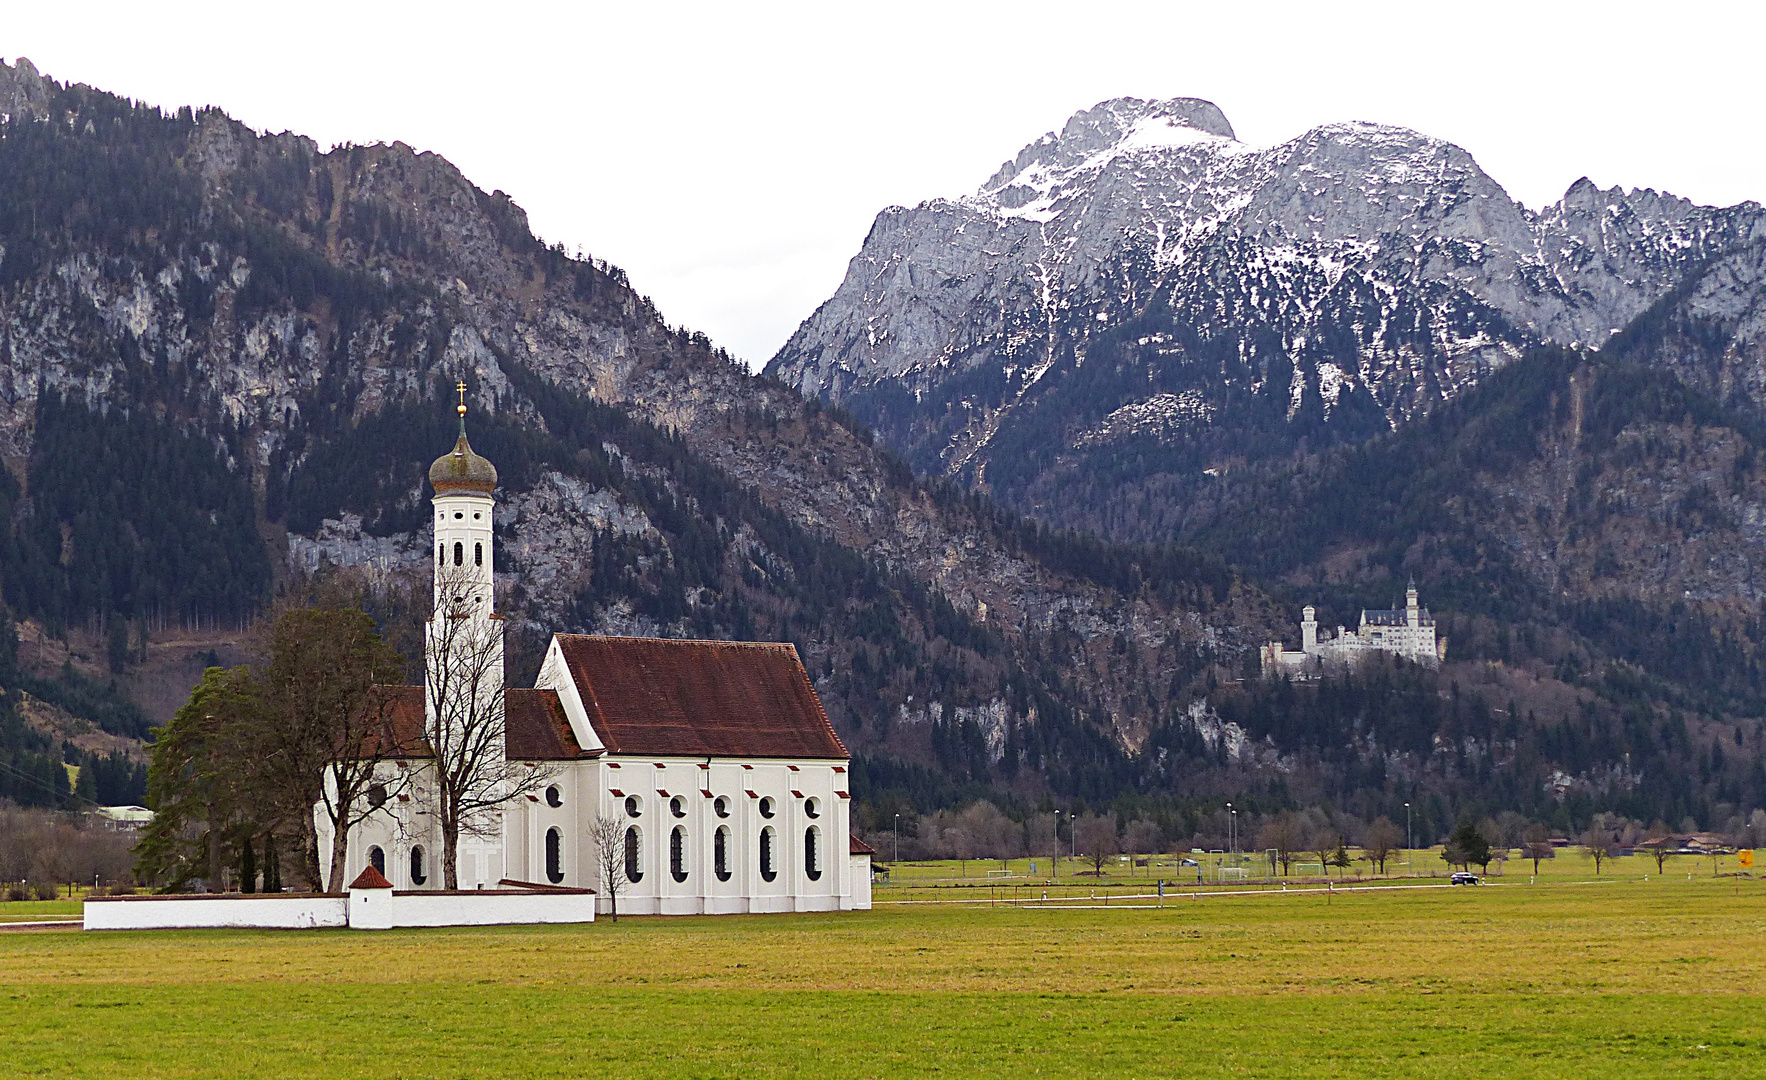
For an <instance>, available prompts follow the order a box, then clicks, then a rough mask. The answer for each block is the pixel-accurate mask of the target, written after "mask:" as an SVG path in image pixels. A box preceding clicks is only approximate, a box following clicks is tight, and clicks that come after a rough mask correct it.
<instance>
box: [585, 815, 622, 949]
mask: <svg viewBox="0 0 1766 1080" xmlns="http://www.w3.org/2000/svg"><path fill="white" fill-rule="evenodd" d="M626 828H627V822H626V817H625V815H624V814H616V815H615V816H613V817H606V816H598V817H596V818H595V820H594V821H593V822H591V823H590V824H589V840H590V842H591V843H593V844H594V845H595V864H596V866H597V867H598V868H599V869H600V871H601V892H602V893H603V894H604V895H605V896H606V897H607V903H608V905H609V908H608V910H609V911H610V913H611V914H612V915H613V921H614V922H618V921H619V894H620V893H622V892H624V891H625V887H626V884H627V881H626V876H625V831H626Z"/></svg>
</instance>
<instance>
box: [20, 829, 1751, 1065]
mask: <svg viewBox="0 0 1766 1080" xmlns="http://www.w3.org/2000/svg"><path fill="white" fill-rule="evenodd" d="M971 865H972V866H974V865H978V864H971ZM1707 867H1708V863H1707ZM924 869H926V870H928V873H927V874H926V875H925V876H924V882H923V883H922V884H908V885H904V886H892V887H890V888H887V889H880V890H878V900H879V901H880V903H879V905H878V907H877V908H876V909H875V910H873V911H870V912H864V913H850V914H831V915H795V916H755V917H725V918H681V919H634V918H627V919H624V920H622V921H620V922H619V923H617V924H615V923H612V922H610V921H606V920H603V921H601V922H598V923H596V924H594V925H592V926H584V927H512V928H499V929H493V930H470V931H468V930H428V931H392V932H385V933H366V932H358V931H349V930H339V931H321V932H248V931H179V932H136V933H109V934H87V933H76V932H68V931H20V932H11V933H5V934H0V1030H4V1031H5V1032H6V1038H5V1041H4V1043H3V1044H0V1045H3V1049H0V1059H3V1061H4V1065H5V1068H4V1070H3V1071H4V1073H5V1074H6V1075H8V1076H55V1077H63V1076H66V1077H94V1078H97V1077H104V1078H114V1077H122V1076H127V1077H189V1076H205V1077H206V1076H230V1077H236V1076H257V1075H277V1076H287V1077H309V1076H310V1077H326V1078H334V1077H356V1076H361V1077H368V1076H372V1077H478V1076H484V1077H498V1078H507V1077H512V1076H519V1077H535V1076H538V1077H551V1076H560V1077H564V1076H568V1077H600V1076H609V1077H614V1076H617V1077H775V1076H777V1077H785V1076H790V1077H801V1076H812V1075H813V1076H817V1077H921V1076H929V1075H944V1076H961V1077H972V1076H981V1077H992V1076H999V1077H1068V1076H1073V1077H1124V1078H1128V1077H1172V1076H1183V1077H1190V1076H1267V1077H1297V1076H1342V1077H1398V1076H1403V1077H1410V1076H1434V1075H1445V1074H1451V1073H1453V1072H1456V1071H1458V1070H1466V1069H1471V1070H1478V1071H1480V1072H1487V1073H1488V1074H1490V1075H1498V1076H1504V1077H1532V1076H1550V1077H1554V1078H1556V1080H1564V1078H1567V1077H1572V1076H1605V1075H1617V1074H1620V1073H1621V1072H1623V1073H1624V1074H1625V1075H1628V1076H1656V1075H1663V1076H1666V1075H1673V1076H1677V1077H1703V1076H1711V1077H1735V1076H1742V1075H1761V1074H1766V947H1762V945H1761V942H1762V940H1763V937H1766V883H1762V882H1758V881H1754V880H1752V879H1736V878H1714V877H1712V876H1710V874H1709V873H1706V874H1704V875H1701V876H1697V877H1695V878H1694V879H1693V880H1691V881H1688V880H1687V879H1686V877H1685V871H1686V869H1687V868H1682V873H1681V874H1680V875H1678V876H1677V875H1675V874H1672V873H1670V874H1669V875H1668V876H1667V877H1666V878H1665V879H1664V878H1663V877H1661V876H1660V875H1652V876H1651V879H1650V880H1649V881H1647V882H1646V881H1644V880H1642V875H1641V873H1639V874H1637V875H1625V876H1610V877H1609V876H1604V875H1603V877H1602V879H1601V880H1599V881H1584V880H1579V879H1577V878H1576V876H1575V875H1572V874H1569V873H1566V874H1564V875H1562V876H1561V877H1557V878H1551V879H1542V880H1540V881H1539V882H1538V883H1536V884H1531V885H1530V884H1526V881H1527V876H1526V875H1521V876H1518V877H1517V876H1516V875H1515V874H1513V873H1512V872H1511V873H1510V874H1508V875H1507V876H1506V880H1505V881H1504V883H1502V884H1496V885H1490V886H1484V887H1478V888H1464V887H1461V888H1449V887H1445V886H1442V885H1439V884H1430V883H1428V882H1426V881H1417V882H1410V883H1405V882H1395V883H1386V884H1387V885H1388V886H1390V885H1393V884H1397V885H1407V884H1408V886H1409V887H1399V888H1393V887H1385V888H1377V889H1365V890H1362V889H1353V888H1347V887H1344V886H1338V887H1337V888H1336V889H1334V890H1326V889H1318V888H1302V887H1299V886H1297V885H1291V886H1290V888H1289V889H1288V890H1287V891H1285V892H1284V891H1281V890H1280V889H1279V887H1278V888H1277V889H1275V890H1273V891H1271V890H1269V889H1267V888H1256V887H1246V888H1244V889H1240V890H1236V891H1234V890H1217V891H1208V890H1203V891H1202V893H1201V895H1197V894H1196V892H1195V891H1194V890H1192V891H1191V892H1190V894H1188V895H1173V896H1168V897H1167V898H1166V899H1165V901H1164V903H1163V906H1160V903H1159V901H1158V900H1157V899H1154V900H1151V901H1147V900H1133V899H1130V898H1129V894H1130V893H1132V892H1134V891H1136V890H1137V888H1138V886H1136V885H1131V884H1128V883H1126V882H1125V884H1123V885H1122V886H1121V887H1120V888H1118V887H1116V886H1112V885H1109V884H1108V883H1105V884H1099V883H1096V882H1091V883H1088V884H1086V885H1080V886H1077V888H1078V889H1080V890H1082V891H1084V890H1088V889H1089V890H1115V892H1116V898H1115V899H1113V900H1112V902H1111V904H1110V905H1109V906H1105V905H1103V904H1102V903H1092V902H1090V900H1091V899H1092V898H1091V897H1090V896H1080V897H1079V898H1078V899H1077V900H1076V901H1072V902H1069V903H1067V904H1057V903H1053V902H1051V903H1049V904H1046V905H1045V904H1042V903H1041V902H1040V901H1038V902H1021V903H1003V902H1001V901H1000V900H999V898H998V895H997V894H998V891H999V890H1000V889H1001V888H1002V886H1001V885H1000V884H999V883H995V884H993V885H986V884H981V885H978V886H964V885H961V884H960V882H962V881H963V880H964V878H963V876H962V874H963V872H964V871H966V870H968V869H970V868H962V869H961V870H959V869H958V868H956V867H955V866H954V865H953V866H952V867H951V868H950V869H951V870H952V871H953V872H955V880H956V882H958V883H959V884H951V885H945V884H943V882H946V881H949V880H950V878H951V875H944V876H943V877H940V876H938V874H937V873H934V871H941V870H942V869H943V868H939V867H928V868H924ZM1147 869H1152V868H1147ZM1651 869H1652V870H1653V864H1652V866H1651ZM902 874H903V876H904V877H906V878H913V877H914V874H912V873H909V872H908V870H907V868H903V871H902ZM1125 877H1126V873H1125ZM990 893H991V894H992V895H990ZM916 899H919V900H924V899H933V900H944V901H954V902H932V903H927V902H905V903H904V902H896V901H901V900H916ZM10 914H19V913H16V912H14V913H10Z"/></svg>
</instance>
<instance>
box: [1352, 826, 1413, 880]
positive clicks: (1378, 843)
mask: <svg viewBox="0 0 1766 1080" xmlns="http://www.w3.org/2000/svg"><path fill="white" fill-rule="evenodd" d="M1403 840H1404V830H1403V829H1400V828H1399V827H1398V826H1397V825H1395V824H1393V822H1392V819H1391V818H1388V817H1385V816H1383V815H1382V816H1380V817H1377V818H1375V819H1374V823H1373V824H1372V825H1369V826H1368V827H1367V835H1366V836H1364V837H1362V840H1361V850H1362V851H1363V853H1365V854H1366V855H1367V857H1368V858H1369V859H1370V860H1372V861H1373V863H1374V865H1375V866H1377V867H1379V871H1380V873H1381V874H1384V873H1385V872H1386V860H1388V859H1390V858H1391V857H1392V856H1393V854H1394V853H1396V852H1397V851H1398V850H1399V844H1400V843H1401V842H1402V841H1403Z"/></svg>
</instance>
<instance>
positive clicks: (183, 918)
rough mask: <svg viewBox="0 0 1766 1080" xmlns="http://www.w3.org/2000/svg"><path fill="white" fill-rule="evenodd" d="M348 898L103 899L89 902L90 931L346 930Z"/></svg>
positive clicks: (310, 895)
mask: <svg viewBox="0 0 1766 1080" xmlns="http://www.w3.org/2000/svg"><path fill="white" fill-rule="evenodd" d="M348 905H349V901H348V899H347V898H345V897H342V896H323V895H319V894H315V893H295V894H292V895H280V896H277V895H265V896H104V897H94V898H92V899H89V900H87V901H86V903H85V929H87V930H177V929H194V928H200V927H215V926H245V927H260V928H263V929H267V930H311V929H314V928H316V927H323V926H347V925H349V923H348V914H347V911H348Z"/></svg>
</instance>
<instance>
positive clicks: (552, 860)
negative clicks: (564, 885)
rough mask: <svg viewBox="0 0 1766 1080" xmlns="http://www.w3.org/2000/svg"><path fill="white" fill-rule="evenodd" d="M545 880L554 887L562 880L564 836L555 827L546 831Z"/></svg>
mask: <svg viewBox="0 0 1766 1080" xmlns="http://www.w3.org/2000/svg"><path fill="white" fill-rule="evenodd" d="M546 880H547V881H550V882H551V883H552V884H554V885H557V884H560V883H561V882H563V880H564V834H563V833H561V832H559V831H558V827H557V826H556V825H554V826H553V827H551V828H550V829H547V830H546Z"/></svg>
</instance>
